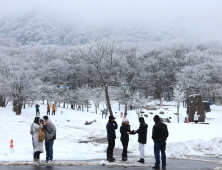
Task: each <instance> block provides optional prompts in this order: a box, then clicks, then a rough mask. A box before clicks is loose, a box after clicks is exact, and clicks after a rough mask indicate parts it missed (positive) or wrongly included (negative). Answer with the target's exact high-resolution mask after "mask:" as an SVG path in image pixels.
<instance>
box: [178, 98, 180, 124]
mask: <svg viewBox="0 0 222 170" xmlns="http://www.w3.org/2000/svg"><path fill="white" fill-rule="evenodd" d="M179 109H180V102H178V103H177V117H178V123H180V120H179V117H180V116H179Z"/></svg>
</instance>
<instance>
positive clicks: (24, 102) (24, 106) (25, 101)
mask: <svg viewBox="0 0 222 170" xmlns="http://www.w3.org/2000/svg"><path fill="white" fill-rule="evenodd" d="M25 105H26V101H24V105H23V109H25Z"/></svg>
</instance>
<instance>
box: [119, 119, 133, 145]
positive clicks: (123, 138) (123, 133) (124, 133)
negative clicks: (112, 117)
mask: <svg viewBox="0 0 222 170" xmlns="http://www.w3.org/2000/svg"><path fill="white" fill-rule="evenodd" d="M129 127H130V126H129ZM127 132H130V134H135V132H134V131H131V130H130V128H128V126H126V125H125V124H124V123H123V124H122V126H121V127H120V133H121V137H120V140H121V141H127V142H129V134H128V133H127Z"/></svg>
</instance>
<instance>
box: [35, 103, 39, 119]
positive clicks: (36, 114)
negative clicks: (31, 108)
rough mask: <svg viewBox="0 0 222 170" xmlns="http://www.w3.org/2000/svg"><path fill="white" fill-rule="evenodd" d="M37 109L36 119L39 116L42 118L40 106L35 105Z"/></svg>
mask: <svg viewBox="0 0 222 170" xmlns="http://www.w3.org/2000/svg"><path fill="white" fill-rule="evenodd" d="M35 108H36V117H37V116H40V113H39V108H40V106H39V105H38V104H36V105H35Z"/></svg>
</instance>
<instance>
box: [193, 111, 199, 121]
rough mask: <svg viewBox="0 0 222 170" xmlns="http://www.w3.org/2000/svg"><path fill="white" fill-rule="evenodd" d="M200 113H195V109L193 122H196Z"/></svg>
mask: <svg viewBox="0 0 222 170" xmlns="http://www.w3.org/2000/svg"><path fill="white" fill-rule="evenodd" d="M199 116H200V115H197V111H195V114H194V122H195V123H198V118H199Z"/></svg>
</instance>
